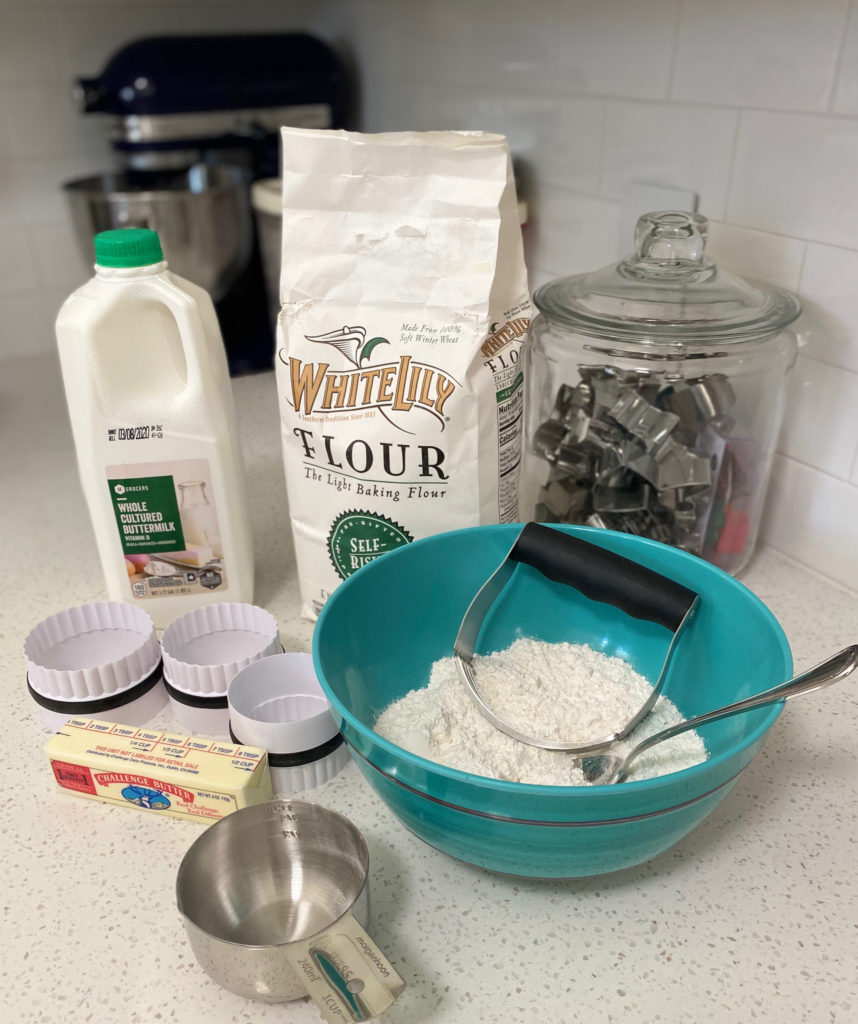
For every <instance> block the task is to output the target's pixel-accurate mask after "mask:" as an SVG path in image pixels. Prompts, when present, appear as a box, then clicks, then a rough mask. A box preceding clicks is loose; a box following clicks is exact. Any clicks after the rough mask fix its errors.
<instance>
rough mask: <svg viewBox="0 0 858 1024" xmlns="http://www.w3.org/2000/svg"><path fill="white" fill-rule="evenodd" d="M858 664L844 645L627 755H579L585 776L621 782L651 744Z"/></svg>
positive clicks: (842, 674) (788, 695)
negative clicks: (785, 678) (783, 679)
mask: <svg viewBox="0 0 858 1024" xmlns="http://www.w3.org/2000/svg"><path fill="white" fill-rule="evenodd" d="M856 667H858V645H853V646H851V647H845V648H844V649H843V650H842V651H840V652H839V653H838V654H835V655H834V656H833V657H831V658H828V659H826V660H825V661H823V662H822V663H821V664H819V665H816V666H815V667H814V668H811V669H808V671H807V672H803V673H802V674H801V675H800V676H796V677H795V678H794V679H790V680H788V681H787V682H785V683H780V684H779V685H778V686H773V687H772V688H771V689H770V690H765V691H764V692H763V693H758V694H756V696H754V697H747V698H746V699H745V700H740V701H737V702H736V703H735V704H728V705H727V706H726V707H723V708H718V710H716V711H707V712H706V714H705V715H697V717H696V718H689V719H688V720H687V721H686V722H680V723H679V724H678V725H671V726H670V727H669V728H667V729H662V730H661V732H657V733H654V734H653V735H652V736H648V737H647V738H646V739H645V740H642V741H641V742H640V743H638V745H637V746H636V747H633V748H632V749H631V750H630V751H629V752H628V753H626V754H612V753H610V752H609V751H604V752H602V753H595V754H587V755H586V756H585V757H581V758H578V759H577V760H578V763H579V765H580V767H581V770H582V771H583V772H584V778H585V779H586V780H587V782H590V783H592V784H593V785H596V786H606V785H610V784H611V783H614V782H622V781H623V779H625V778H626V776H627V775H628V772H629V765H630V764H631V763H632V761H634V760H636V758H637V757H638V756H639V755H640V754H642V753H643V752H644V751H645V750H649V748H650V747H654V746H655V745H656V744H657V743H661V742H662V741H663V740H669V739H671V738H672V737H673V736H678V735H679V734H680V733H681V732H687V731H688V730H689V729H696V728H697V727H698V726H700V725H705V724H706V723H707V722H715V721H717V719H719V718H729V717H730V715H740V714H742V712H744V711H750V710H751V709H752V708H759V707H763V706H764V705H766V704H776V703H777V702H778V701H779V700H782V701H787V700H790V699H792V698H793V697H798V695H799V694H801V693H813V691H814V690H821V689H822V688H823V687H824V686H830V685H831V684H832V683H836V682H837V681H838V680H839V679H845V678H846V676H848V675H849V674H850V673H851V672H853V671H854V670H855V668H856Z"/></svg>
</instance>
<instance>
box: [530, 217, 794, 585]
mask: <svg viewBox="0 0 858 1024" xmlns="http://www.w3.org/2000/svg"><path fill="white" fill-rule="evenodd" d="M707 233H708V224H707V221H706V218H705V217H703V216H701V215H700V214H695V213H679V212H664V213H649V214H645V215H644V216H643V217H641V218H640V219H639V220H638V223H637V227H636V229H635V253H634V254H633V255H632V256H629V257H628V258H626V259H624V260H622V261H621V262H620V263H618V264H616V265H615V266H610V267H605V268H603V269H601V270H596V271H594V272H593V273H589V274H579V275H576V276H573V277H567V278H562V279H560V280H558V281H553V282H551V283H549V284H546V285H543V286H542V287H541V288H539V289H537V291H536V292H535V294H534V296H533V301H534V305H535V306H536V308H537V310H538V315H537V316H536V317H535V318H534V320H533V322H532V324H531V326H530V333H529V335H528V340H527V345H526V349H525V363H526V378H525V379H526V380H527V388H528V392H527V425H526V451H525V471H524V474H523V484H522V503H521V514H522V515H523V516H524V517H526V518H529V519H536V520H539V521H540V522H547V523H551V522H563V523H588V524H590V525H594V526H601V527H607V528H609V529H614V530H621V531H624V532H628V533H634V534H638V535H640V536H645V537H651V538H653V539H655V540H658V541H662V542H664V543H668V544H672V545H675V546H677V547H681V548H684V549H686V550H688V551H691V552H693V553H695V554H697V555H700V556H702V557H703V558H705V559H707V560H708V561H710V562H713V563H714V564H716V565H718V566H720V567H721V568H722V569H724V570H726V571H727V572H730V573H736V572H738V571H739V570H741V569H742V567H743V566H744V565H745V564H746V562H747V560H748V559H749V557H750V555H751V553H752V551H753V548H754V543H755V540H756V536H757V531H758V529H759V523H760V516H761V513H762V508H763V502H764V499H765V491H766V485H767V482H768V477H769V471H770V468H771V461H772V455H773V453H774V449H775V444H776V442H777V437H778V432H779V430H780V426H781V422H782V419H783V415H784V405H785V396H786V381H787V376H788V374H789V371H790V369H791V367H792V365H793V363H794V361H795V355H796V348H797V345H796V338H795V335H794V334H793V332H792V331H791V330H789V329H788V328H789V325H790V324H792V323H793V322H794V321H795V320H796V318H797V317H798V316H799V313H800V312H801V306H800V305H799V303H798V301H797V299H796V298H795V297H794V296H792V295H790V294H788V293H786V292H782V291H779V290H777V289H774V288H770V287H768V286H764V285H761V284H758V283H756V282H751V281H746V280H743V279H742V278H739V277H736V276H735V275H733V274H731V273H729V272H728V271H726V270H724V269H723V268H721V267H718V266H716V265H715V263H714V262H713V261H712V260H711V259H710V258H709V257H708V256H707V255H706V254H705V252H704V246H705V243H706V236H707Z"/></svg>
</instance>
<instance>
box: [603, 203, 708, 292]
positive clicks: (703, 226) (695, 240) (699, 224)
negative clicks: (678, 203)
mask: <svg viewBox="0 0 858 1024" xmlns="http://www.w3.org/2000/svg"><path fill="white" fill-rule="evenodd" d="M708 236H709V221H708V220H707V219H706V218H705V217H704V216H703V215H702V214H700V213H686V212H684V211H679V210H667V211H664V212H660V213H645V214H644V215H643V216H642V217H639V218H638V222H637V225H636V226H635V252H634V255H632V256H629V257H628V258H627V259H625V260H623V261H622V263H621V264H620V266H619V270H620V273H621V274H625V275H626V276H628V277H632V278H637V279H638V280H639V279H641V278H659V279H662V280H663V279H664V278H677V277H687V276H689V275H694V277H695V278H697V279H698V280H699V279H700V275H701V274H702V275H703V276H704V277H705V276H706V272H707V271H710V270H711V269H712V268H713V266H714V263H713V261H712V260H710V259H709V257H708V256H706V255H705V254H704V251H703V250H704V248H705V246H706V239H707V238H708Z"/></svg>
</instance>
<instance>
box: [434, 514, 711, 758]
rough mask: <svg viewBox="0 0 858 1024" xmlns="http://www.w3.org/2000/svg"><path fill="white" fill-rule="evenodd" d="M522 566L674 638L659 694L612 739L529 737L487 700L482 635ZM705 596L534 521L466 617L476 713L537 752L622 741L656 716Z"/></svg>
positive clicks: (464, 637) (465, 674)
mask: <svg viewBox="0 0 858 1024" xmlns="http://www.w3.org/2000/svg"><path fill="white" fill-rule="evenodd" d="M519 563H524V564H525V565H529V566H531V567H532V568H534V569H536V570H538V571H539V572H541V573H542V574H543V575H544V576H547V577H548V579H551V580H554V581H555V582H557V583H563V584H566V585H568V586H570V587H574V588H575V589H576V590H578V591H579V592H580V593H581V594H583V595H584V596H585V597H587V598H589V599H590V600H593V601H598V602H601V603H604V604H608V605H612V606H613V607H615V608H619V609H620V610H621V611H623V612H625V613H626V614H627V615H631V616H632V617H633V618H636V619H644V620H647V621H650V622H654V623H657V624H658V625H660V626H663V627H664V628H665V629H666V630H667V631H668V633H669V634H670V639H669V641H668V645H667V651H666V654H665V657H664V662H663V664H662V667H661V671H660V672H659V676H658V680H657V681H656V684H655V686H654V687H653V690H652V693H651V694H650V696H649V697H648V698H647V700H646V702H645V704H644V705H643V707H642V708H640V710H639V711H638V712H637V713H636V714H635V715H634V717H633V718H632V719H631V721H629V722H627V723H626V725H625V726H623V727H622V729H620V730H619V731H618V732H617V733H615V734H614V735H613V736H605V737H599V738H598V739H594V740H593V742H592V743H587V744H586V745H584V746H582V745H581V744H580V743H579V742H568V741H558V740H550V739H544V738H540V737H537V736H529V735H527V734H525V733H522V732H519V730H517V729H515V728H513V727H512V726H511V725H509V724H508V723H507V722H505V721H504V720H503V719H502V718H500V717H499V716H498V715H496V714H495V712H494V711H493V710H492V708H490V707H489V705H488V704H486V702H485V701H484V700H483V698H482V696H481V694H480V692H479V689H478V686H477V670H476V666H475V665H474V656H475V651H476V647H477V641H478V639H479V635H480V630H481V629H482V626H483V623H484V621H485V619H486V616H487V615H488V613H489V610H490V609H491V607H492V605H493V604H494V603H495V601H496V600H497V599H498V598H499V597H500V595H501V592H502V591H503V589H504V588H505V587H506V585H507V583H509V581H510V578H511V577H512V574H513V573H514V572H515V570H516V568H517V566H518V564H519ZM698 602H699V595H698V594H697V593H696V592H695V591H693V590H689V589H688V588H687V587H684V586H682V584H681V583H677V582H675V581H674V580H671V579H669V578H668V577H666V576H662V575H661V574H660V573H657V572H654V571H653V570H652V569H647V568H646V567H644V566H642V565H639V564H638V563H637V562H633V561H631V560H630V559H628V558H624V557H623V556H622V555H618V554H616V553H615V552H613V551H608V550H606V549H605V548H601V547H599V546H598V545H596V544H591V543H589V542H588V541H585V540H582V539H581V538H580V537H574V536H572V535H571V534H568V533H565V532H562V531H560V530H552V529H551V528H550V527H547V526H542V525H541V524H540V523H527V524H526V525H525V526H524V527H523V528H522V530H521V532H520V533H519V535H518V537H517V538H516V541H515V544H513V546H512V548H511V549H510V552H509V554H508V555H507V556H506V558H505V559H504V560H503V562H501V564H500V566H499V567H498V568H497V569H496V570H495V571H494V573H493V574H492V575H491V576H490V577H489V578H488V580H486V582H485V583H484V584H483V586H482V587H481V588H480V589H479V590H478V591H477V594H476V596H475V597H474V599H473V601H471V604H470V606H469V607H468V610H467V611H466V612H465V615H464V618H463V619H462V623H461V625H460V626H459V632H458V634H457V636H456V640H455V643H454V645H453V654H454V659H455V662H456V668H457V670H458V673H459V678H460V679H461V681H462V683H463V684H464V686H465V689H466V690H467V692H468V694H469V695H470V697H471V699H472V700H473V701H474V703H475V705H476V707H477V710H478V711H479V712H480V713H481V714H482V715H483V717H484V718H486V719H488V721H489V722H491V723H492V725H494V726H495V727H496V728H497V729H500V731H501V732H504V733H506V735H507V736H511V737H512V738H513V739H516V740H519V741H520V742H521V743H527V744H529V745H530V746H533V747H542V748H543V749H545V750H565V751H568V752H569V753H572V754H586V753H589V752H591V751H594V750H601V749H602V748H603V747H606V746H609V745H610V744H612V743H615V742H616V741H617V740H620V739H623V738H624V737H625V736H627V735H628V734H629V733H630V732H631V731H632V730H633V729H634V728H635V726H637V725H638V724H639V723H640V722H641V721H642V720H643V718H644V717H645V716H646V715H648V714H649V712H650V711H651V710H652V707H653V705H654V704H655V702H656V700H657V698H658V695H659V694H660V693H661V690H662V687H663V686H664V682H665V679H666V678H667V672H668V668H669V666H670V661H671V658H672V657H673V653H674V651H675V649H676V645H677V642H678V640H679V636H680V634H681V633H682V631H683V629H684V628H685V627H686V626H687V625H688V623H689V622H690V621H691V618H692V616H693V614H694V611H695V609H696V607H697V604H698Z"/></svg>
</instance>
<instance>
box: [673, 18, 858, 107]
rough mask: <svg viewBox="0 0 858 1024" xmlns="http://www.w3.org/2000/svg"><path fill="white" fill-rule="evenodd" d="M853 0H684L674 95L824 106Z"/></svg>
mask: <svg viewBox="0 0 858 1024" xmlns="http://www.w3.org/2000/svg"><path fill="white" fill-rule="evenodd" d="M848 8H849V3H848V0H812V2H811V3H808V0H719V2H718V3H712V0H683V4H682V15H681V19H680V25H679V36H678V40H677V47H676V63H675V67H674V75H673V83H672V86H671V96H673V97H675V98H676V99H680V100H682V101H684V102H689V101H690V102H699V103H716V104H719V105H721V106H731V107H764V108H770V109H774V110H793V111H795V110H808V111H820V112H822V111H825V110H826V108H827V106H828V99H829V96H830V94H831V90H832V85H833V81H834V73H835V69H836V66H837V54H838V50H839V47H840V39H841V35H842V32H843V29H844V25H845V22H846V15H847V12H848Z"/></svg>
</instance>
